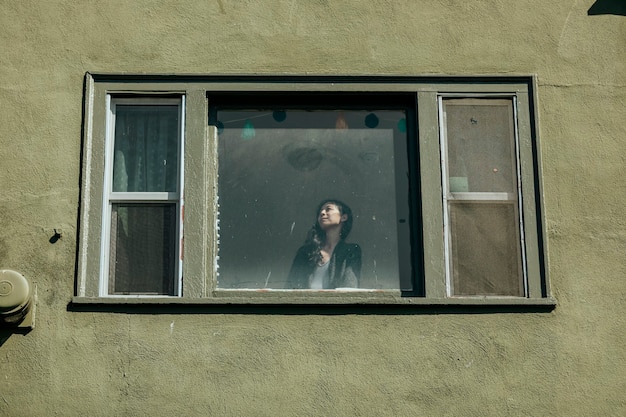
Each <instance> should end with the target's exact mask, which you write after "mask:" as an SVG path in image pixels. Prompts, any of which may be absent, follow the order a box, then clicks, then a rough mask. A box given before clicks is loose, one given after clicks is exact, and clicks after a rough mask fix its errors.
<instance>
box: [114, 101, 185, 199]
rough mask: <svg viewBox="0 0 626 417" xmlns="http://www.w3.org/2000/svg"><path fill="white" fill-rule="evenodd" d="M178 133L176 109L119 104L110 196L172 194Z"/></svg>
mask: <svg viewBox="0 0 626 417" xmlns="http://www.w3.org/2000/svg"><path fill="white" fill-rule="evenodd" d="M178 129H179V121H178V107H177V106H150V105H122V104H118V105H117V106H116V109H115V150H114V161H113V192H159V191H169V192H175V191H176V189H177V187H176V184H177V180H178Z"/></svg>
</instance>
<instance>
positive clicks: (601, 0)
mask: <svg viewBox="0 0 626 417" xmlns="http://www.w3.org/2000/svg"><path fill="white" fill-rule="evenodd" d="M602 14H614V15H618V16H626V1H624V0H596V2H595V3H594V4H593V5H592V6H591V7H590V8H589V10H587V15H589V16H597V15H602Z"/></svg>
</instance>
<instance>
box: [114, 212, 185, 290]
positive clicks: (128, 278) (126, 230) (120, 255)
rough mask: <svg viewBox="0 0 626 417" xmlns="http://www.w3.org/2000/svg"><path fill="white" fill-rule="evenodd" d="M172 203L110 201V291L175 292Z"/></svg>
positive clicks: (174, 221) (174, 215)
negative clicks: (112, 202)
mask: <svg viewBox="0 0 626 417" xmlns="http://www.w3.org/2000/svg"><path fill="white" fill-rule="evenodd" d="M175 267H176V205H175V204H122V203H118V204H113V207H112V214H111V248H110V265H109V275H110V278H109V294H163V295H173V294H174V282H175V276H176V273H175Z"/></svg>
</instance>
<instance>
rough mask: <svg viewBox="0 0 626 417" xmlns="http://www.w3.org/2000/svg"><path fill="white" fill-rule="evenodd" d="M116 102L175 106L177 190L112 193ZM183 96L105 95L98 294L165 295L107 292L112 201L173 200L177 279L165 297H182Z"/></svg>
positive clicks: (108, 295) (146, 201)
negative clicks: (171, 291) (175, 219)
mask: <svg viewBox="0 0 626 417" xmlns="http://www.w3.org/2000/svg"><path fill="white" fill-rule="evenodd" d="M118 104H150V105H176V106H177V107H178V109H179V110H178V111H179V118H180V123H179V131H178V136H179V137H178V163H179V168H178V173H177V177H178V180H177V187H178V190H179V191H178V192H113V191H112V189H111V188H112V181H111V180H112V178H113V157H114V151H115V150H114V147H115V123H116V120H115V118H116V112H115V107H116V106H117V105H118ZM184 110H185V96H184V95H183V96H181V97H180V98H154V99H152V98H114V97H112V94H110V93H109V94H107V95H106V139H105V143H106V147H105V163H104V181H103V188H104V192H103V193H102V194H103V196H102V232H101V233H102V235H101V242H102V244H101V248H100V259H101V262H100V273H99V285H98V287H99V292H98V296H99V297H102V298H105V297H111V298H141V297H145V298H162V297H164V295H152V294H123V295H122V294H109V277H110V271H109V268H110V262H109V260H110V256H111V254H110V247H111V212H112V205H113V203H122V202H127V203H133V202H139V203H167V202H169V203H174V204H175V205H176V218H177V228H176V236H177V239H176V247H175V251H176V253H175V259H176V266H175V270H176V273H177V277H176V282H175V284H174V294H172V295H169V296H167V297H181V296H182V277H183V262H182V258H183V256H182V255H183V254H182V248H183V245H182V236H183V219H182V213H183V212H184V205H183V198H182V196H183V195H184V169H183V167H184V137H185V118H184V116H185V111H184Z"/></svg>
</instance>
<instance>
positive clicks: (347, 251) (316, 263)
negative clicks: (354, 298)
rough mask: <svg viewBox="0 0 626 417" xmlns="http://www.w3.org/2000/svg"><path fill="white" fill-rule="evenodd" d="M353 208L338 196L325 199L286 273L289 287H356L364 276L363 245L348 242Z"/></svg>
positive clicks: (317, 288) (316, 288) (319, 288)
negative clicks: (337, 198) (362, 268)
mask: <svg viewBox="0 0 626 417" xmlns="http://www.w3.org/2000/svg"><path fill="white" fill-rule="evenodd" d="M352 220H353V218H352V210H350V207H348V206H347V205H346V204H345V203H342V202H341V201H339V200H324V201H322V203H321V204H320V205H319V207H318V209H317V220H316V222H315V225H313V227H312V228H311V230H310V231H309V233H308V236H307V239H306V241H305V243H304V245H303V246H302V247H301V248H300V249H298V252H297V253H296V257H295V258H294V260H293V264H292V265H291V270H290V271H289V276H288V277H287V288H294V289H315V290H321V289H334V288H348V287H352V288H356V287H358V286H359V279H360V277H361V248H360V247H359V245H357V244H356V243H346V242H345V239H346V237H347V236H348V234H349V233H350V230H351V229H352Z"/></svg>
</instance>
